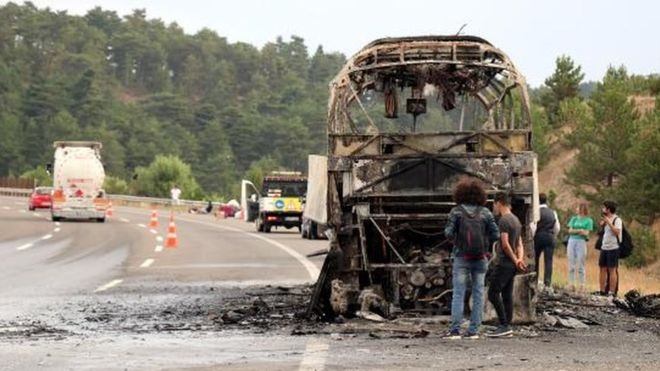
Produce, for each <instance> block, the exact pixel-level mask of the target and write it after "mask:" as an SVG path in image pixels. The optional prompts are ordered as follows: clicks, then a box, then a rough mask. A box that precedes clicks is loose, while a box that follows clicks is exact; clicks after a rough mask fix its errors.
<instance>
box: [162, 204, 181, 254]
mask: <svg viewBox="0 0 660 371" xmlns="http://www.w3.org/2000/svg"><path fill="white" fill-rule="evenodd" d="M178 245H179V242H178V241H177V239H176V225H175V224H174V213H172V214H171V215H170V225H169V226H168V227H167V239H165V247H167V248H170V249H176V248H177V246H178Z"/></svg>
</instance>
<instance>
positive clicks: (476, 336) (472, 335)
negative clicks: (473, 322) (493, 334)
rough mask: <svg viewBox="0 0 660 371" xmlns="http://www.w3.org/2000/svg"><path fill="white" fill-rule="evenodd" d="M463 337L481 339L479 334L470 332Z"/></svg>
mask: <svg viewBox="0 0 660 371" xmlns="http://www.w3.org/2000/svg"><path fill="white" fill-rule="evenodd" d="M463 339H469V340H477V339H479V334H477V333H471V332H468V333H466V334H465V335H463Z"/></svg>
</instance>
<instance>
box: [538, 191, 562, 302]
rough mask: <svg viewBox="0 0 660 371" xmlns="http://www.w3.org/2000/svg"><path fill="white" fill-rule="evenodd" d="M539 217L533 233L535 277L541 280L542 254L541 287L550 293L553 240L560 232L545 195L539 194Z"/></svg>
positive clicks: (555, 213)
mask: <svg viewBox="0 0 660 371" xmlns="http://www.w3.org/2000/svg"><path fill="white" fill-rule="evenodd" d="M539 203H540V214H541V217H540V219H539V221H538V222H537V223H536V232H535V233H534V267H535V269H536V275H537V277H539V279H540V278H541V267H540V264H539V263H540V258H541V254H543V286H544V288H545V289H546V290H548V291H552V256H553V254H554V252H555V240H556V238H557V235H558V234H559V230H560V223H559V218H558V217H557V212H556V211H554V210H553V209H551V208H549V207H548V198H547V196H546V195H545V193H541V194H539Z"/></svg>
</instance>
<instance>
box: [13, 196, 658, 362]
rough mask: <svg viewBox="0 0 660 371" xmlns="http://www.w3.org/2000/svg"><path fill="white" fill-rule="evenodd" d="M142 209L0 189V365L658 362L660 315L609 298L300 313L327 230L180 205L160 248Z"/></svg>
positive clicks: (163, 213) (164, 214) (164, 222)
mask: <svg viewBox="0 0 660 371" xmlns="http://www.w3.org/2000/svg"><path fill="white" fill-rule="evenodd" d="M150 215H151V210H147V209H138V208H128V207H115V208H114V210H113V215H112V217H109V218H108V221H107V222H106V223H95V222H67V221H63V222H59V223H53V222H52V221H50V217H49V213H48V211H47V210H42V211H39V210H38V211H36V212H30V211H28V210H27V203H26V201H25V200H24V199H19V198H10V197H0V369H2V370H5V369H7V370H67V369H72V370H78V369H94V370H127V369H128V370H145V369H148V370H151V369H158V370H160V369H172V370H179V369H189V370H215V369H237V370H252V369H260V370H323V369H326V370H334V369H373V370H381V369H388V370H390V369H391V370H398V369H425V370H426V369H438V370H441V369H452V370H483V369H500V370H505V369H506V370H509V369H520V370H573V369H575V370H600V369H604V368H608V369H621V370H623V369H625V370H628V369H643V370H645V369H649V370H657V369H660V352H659V351H658V350H659V348H658V343H659V340H660V338H659V334H660V332H659V331H658V328H659V325H658V321H657V320H650V319H637V318H628V317H626V320H625V321H623V320H622V321H617V316H619V315H621V316H623V314H620V313H618V312H616V310H610V309H611V308H610V309H608V310H610V312H611V313H610V312H608V313H605V314H604V315H605V316H609V317H606V318H605V319H603V320H601V321H600V324H599V325H592V326H590V327H589V328H588V329H586V330H585V329H582V330H570V329H556V330H555V329H554V328H552V329H549V330H548V329H546V330H548V331H544V330H542V329H539V328H538V327H533V326H532V327H517V328H516V336H515V337H514V338H511V339H500V340H492V339H479V340H472V341H469V340H458V341H448V340H443V339H442V338H441V335H442V333H443V332H444V331H445V329H446V324H444V323H442V321H441V320H439V321H422V320H419V321H411V322H409V323H398V324H391V323H386V324H373V323H368V322H366V321H362V320H351V321H348V322H347V323H343V324H317V323H309V322H307V321H304V320H301V319H299V318H297V316H296V313H297V312H299V311H300V310H302V309H304V304H305V302H306V300H307V299H308V295H309V292H310V291H309V290H310V284H311V283H313V282H314V281H315V278H316V276H317V275H318V270H319V268H320V266H321V264H322V259H323V257H322V256H321V257H315V258H310V259H308V258H305V255H306V254H309V253H311V252H315V251H318V250H319V249H322V248H325V247H326V245H327V241H309V240H303V239H302V238H300V235H299V234H298V231H297V230H284V229H280V230H274V232H273V233H269V234H265V233H256V232H254V226H253V225H251V224H248V223H245V222H242V221H239V220H233V219H216V218H214V217H213V216H210V215H191V214H185V213H176V214H174V222H175V227H176V236H177V242H178V246H177V248H167V247H166V243H165V242H166V239H167V228H168V224H169V221H170V218H169V217H170V213H169V212H168V211H167V210H159V215H158V221H159V226H158V227H157V228H150V227H149V223H150ZM608 319H609V320H608ZM608 321H609V322H608ZM619 322H620V323H621V324H620V325H619ZM609 324H612V325H611V326H610V325H609Z"/></svg>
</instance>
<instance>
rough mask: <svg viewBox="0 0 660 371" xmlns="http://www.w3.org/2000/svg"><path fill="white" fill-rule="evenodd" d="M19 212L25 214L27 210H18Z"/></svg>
mask: <svg viewBox="0 0 660 371" xmlns="http://www.w3.org/2000/svg"><path fill="white" fill-rule="evenodd" d="M18 212H19V213H23V214H25V213H27V211H26V210H18Z"/></svg>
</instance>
